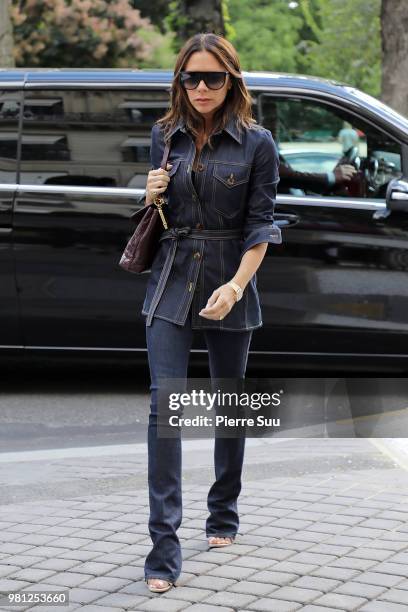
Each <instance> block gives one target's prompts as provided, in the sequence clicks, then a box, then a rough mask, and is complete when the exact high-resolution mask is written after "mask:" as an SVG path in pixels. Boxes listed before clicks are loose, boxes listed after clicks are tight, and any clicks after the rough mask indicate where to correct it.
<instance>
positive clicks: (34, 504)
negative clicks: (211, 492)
mask: <svg viewBox="0 0 408 612" xmlns="http://www.w3.org/2000/svg"><path fill="white" fill-rule="evenodd" d="M247 455H248V457H247V458H248V462H247V464H246V467H245V471H244V478H243V488H242V493H241V495H240V498H239V512H240V519H241V524H240V530H239V535H238V537H237V540H236V543H235V544H233V545H232V546H230V547H228V548H223V549H222V548H220V549H213V550H211V551H209V550H207V543H206V540H205V532H204V522H205V519H206V517H207V514H208V513H207V508H206V495H207V492H208V488H209V485H210V484H211V482H212V474H211V471H210V470H209V471H208V472H207V471H206V470H204V469H203V465H202V463H203V462H201V463H200V461H198V465H197V466H196V467H197V470H196V471H194V470H192V471H189V470H188V469H186V470H185V476H184V480H183V501H184V505H183V523H182V526H181V528H180V529H179V532H178V534H179V537H180V540H181V543H182V549H183V558H184V561H183V572H182V574H181V576H180V578H179V580H178V583H177V586H176V588H173V589H171V590H170V591H168V592H167V593H164V594H153V593H150V592H149V591H148V590H147V587H146V585H145V583H144V581H143V563H144V558H145V555H146V554H147V553H148V551H149V550H150V545H151V542H150V538H149V535H148V530H147V519H148V493H147V489H146V487H145V485H144V484H143V483H142V480H143V479H142V477H143V478H144V479H145V477H146V476H145V467H143V465H142V463H143V462H142V461H141V460H140V457H138V458H137V459H136V458H134V463H132V456H129V457H128V458H127V460H126V462H125V463H126V465H127V466H128V468H127V469H130V466H129V464H133V466H134V467H135V468H136V466H138V469H139V471H141V473H139V475H137V474H135V479H136V480H135V482H133V483H132V482H131V480H129V481H123V482H122V481H120V482H121V486H122V488H117V487H114V488H113V490H111V489H112V488H111V487H110V486H109V482H111V483H114V482H115V479H117V478H119V475H120V474H121V467H120V466H121V465H123V464H124V458H123V456H122V457H110V458H107V457H103V458H95V459H94V460H93V461H89V464H88V465H87V464H86V461H85V460H84V459H83V460H78V459H77V460H74V459H65V460H63V459H60V460H58V461H56V462H54V463H55V464H57V465H56V467H57V468H58V469H57V472H58V473H63V474H64V478H61V479H60V480H59V481H58V486H59V495H56V494H55V491H53V492H52V494H48V493H47V494H46V495H43V496H41V495H40V492H39V490H37V489H35V494H36V496H37V498H36V499H35V498H33V497H35V495H33V490H31V498H30V501H21V492H20V493H19V494H18V503H15V502H10V503H4V500H3V505H2V506H0V591H8V590H14V591H18V592H20V593H21V592H23V591H26V592H27V591H39V590H41V591H43V590H52V591H59V592H61V591H67V592H68V593H69V605H66V606H56V605H54V606H40V605H32V604H25V605H13V606H7V605H4V604H3V606H2V607H1V608H0V609H1V610H15V611H17V610H26V609H32V610H36V611H42V610H44V611H48V612H50V610H56V611H59V612H62V611H70V610H77V609H80V610H81V611H84V612H108V611H112V612H120V611H122V610H126V611H136V610H140V611H149V610H150V611H153V612H154V611H157V612H159V611H163V612H177V611H178V610H193V611H194V612H211V611H214V612H226V611H231V610H240V611H242V612H247V611H250V610H252V611H260V612H261V611H265V612H266V611H273V612H289V611H292V610H303V611H304V612H325V611H326V612H330V611H331V612H333V610H341V611H349V610H350V611H352V610H361V611H364V612H406V610H408V486H407V485H408V473H407V472H406V471H405V470H404V469H402V468H401V467H400V466H399V465H397V464H396V463H395V462H393V461H392V459H391V458H390V457H389V456H385V455H384V454H382V453H381V452H380V450H379V449H378V448H376V447H375V446H374V445H373V444H371V443H370V441H369V440H360V439H358V440H341V439H317V440H310V439H309V440H288V441H286V442H285V441H284V442H281V443H279V444H275V445H273V446H272V445H270V446H267V447H265V448H264V447H256V446H255V447H254V448H249V449H248V453H247ZM209 459H212V457H211V454H210V453H208V451H207V458H206V461H207V465H208V462H209ZM64 461H65V462H66V463H65V464H64ZM98 462H99V468H98ZM145 462H146V458H144V463H145ZM52 463H53V462H48V466H50V465H52ZM188 463H189V461H188V459H187V461H185V462H184V464H185V465H188ZM43 464H44V462H41V461H38V462H35V461H33V462H31V464H28V465H27V464H26V463H24V462H23V463H21V464H20V470H23V471H24V470H31V471H34V472H35V470H39V471H40V472H41V470H42V469H43V467H44V468H45V465H43ZM7 465H8V464H6V463H4V464H2V466H1V470H0V493H1V488H2V487H1V485H2V484H3V486H4V487H5V490H6V492H7V495H10V488H11V487H12V484H13V483H12V478H11V477H9V478H6V474H7ZM64 466H65V468H66V469H65V470H64V469H62V468H63V467H64ZM69 466H71V469H70V470H69V469H68V467H69ZM16 469H17V468H16V466H15V465H14V464H13V470H14V471H13V470H12V471H13V474H14V475H13V478H14V480H15V482H16V486H17V487H21V486H23V485H24V478H23V477H22V476H21V474H20V480H18V475H17V473H16V472H15V470H16ZM98 469H99V471H98ZM10 470H11V466H10ZM95 470H96V472H97V474H95ZM51 472H52V470H51ZM68 472H69V480H68V481H66V480H64V479H66V477H67V474H68ZM76 472H80V474H79V475H78V478H80V479H81V484H83V481H84V480H86V481H87V482H88V492H87V494H81V495H79V496H78V495H72V494H71V493H70V490H68V492H67V490H66V489H65V488H64V486H65V484H66V483H67V482H68V484H70V486H71V485H72V481H73V479H74V478H75V473H76ZM196 472H198V473H196ZM109 473H110V475H111V481H109V479H107V477H108V476H109ZM122 476H123V474H122ZM138 476H140V477H141V479H140V482H139V481H138V480H137V478H138ZM129 478H131V475H130V476H129ZM98 479H102V482H103V486H104V487H105V490H104V491H103V492H101V490H100V484H99V487H97V486H96V481H97V480H98ZM40 481H41V482H42V484H43V485H44V487H45V491H46V492H47V491H48V489H47V486H46V484H47V483H46V482H45V480H41V478H39V482H40Z"/></svg>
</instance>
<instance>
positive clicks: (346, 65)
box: [298, 0, 381, 96]
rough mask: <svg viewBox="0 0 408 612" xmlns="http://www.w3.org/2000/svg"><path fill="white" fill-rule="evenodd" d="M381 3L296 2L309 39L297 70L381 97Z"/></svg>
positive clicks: (374, 0)
mask: <svg viewBox="0 0 408 612" xmlns="http://www.w3.org/2000/svg"><path fill="white" fill-rule="evenodd" d="M380 5H381V0H317V1H315V2H314V3H313V4H312V3H311V2H310V0H299V9H300V10H301V12H302V13H303V16H304V19H305V22H306V23H307V24H308V26H309V29H310V31H311V32H312V36H311V37H310V39H309V40H308V41H305V45H304V48H303V52H302V53H301V54H300V55H299V57H298V60H299V70H300V71H303V72H306V73H308V74H315V75H317V76H322V77H326V78H331V79H336V80H338V81H344V82H346V83H348V84H350V85H354V86H355V87H358V88H360V89H362V90H364V91H366V92H367V93H370V94H371V95H374V96H378V95H379V94H380V77H381V35H380V31H381V30H380V25H381V24H380Z"/></svg>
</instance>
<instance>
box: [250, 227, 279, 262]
mask: <svg viewBox="0 0 408 612" xmlns="http://www.w3.org/2000/svg"><path fill="white" fill-rule="evenodd" d="M260 242H271V243H273V244H282V233H281V230H280V228H279V227H278V226H277V225H275V223H272V224H271V223H269V224H268V225H262V226H261V227H255V228H253V229H252V230H251V231H250V232H249V234H247V236H246V237H245V239H244V243H243V245H242V250H241V258H242V256H243V255H244V253H245V252H246V251H248V249H251V248H252V247H253V246H255V245H256V244H259V243H260Z"/></svg>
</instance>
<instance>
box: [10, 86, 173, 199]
mask: <svg viewBox="0 0 408 612" xmlns="http://www.w3.org/2000/svg"><path fill="white" fill-rule="evenodd" d="M168 100H169V95H168V93H167V92H166V91H165V90H163V91H157V90H155V91H149V90H144V91H142V90H140V91H139V90H138V89H114V90H113V89H112V90H110V89H107V90H101V89H98V90H80V89H61V90H51V89H47V90H44V91H37V90H35V91H27V92H25V96H24V109H23V132H22V145H21V183H23V184H43V185H76V186H89V187H132V188H142V189H144V188H145V186H146V174H147V172H148V170H149V169H150V134H151V129H152V125H153V123H154V122H155V121H156V119H158V118H159V117H160V116H162V115H163V113H164V111H165V110H166V108H167V106H168Z"/></svg>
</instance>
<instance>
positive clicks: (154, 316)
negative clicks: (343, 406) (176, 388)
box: [142, 33, 281, 592]
mask: <svg viewBox="0 0 408 612" xmlns="http://www.w3.org/2000/svg"><path fill="white" fill-rule="evenodd" d="M169 138H171V148H170V155H169V164H168V166H167V169H166V170H164V169H162V168H160V165H161V160H162V156H163V151H164V147H165V143H166V142H167V140H168V139H169ZM151 163H152V169H151V170H150V172H149V175H148V179H147V185H146V203H147V204H149V203H150V202H151V201H152V200H153V198H154V197H156V196H157V195H159V194H161V193H163V192H164V191H166V190H167V195H168V206H166V207H165V208H164V212H165V216H166V219H167V222H168V225H169V229H168V230H165V231H164V232H163V234H162V236H161V240H160V243H159V250H158V252H157V254H156V257H155V259H154V262H153V265H152V268H151V272H150V276H149V280H148V284H147V290H146V297H145V300H144V303H143V309H142V313H143V314H144V315H145V316H146V343H147V350H148V359H149V368H150V377H151V385H150V391H151V413H150V415H149V426H148V453H149V457H148V483H149V501H150V518H149V532H150V536H151V538H152V542H153V548H152V550H151V551H150V553H149V554H148V556H147V558H146V561H145V580H146V582H147V584H148V587H149V589H150V590H152V591H155V592H164V591H167V590H168V589H169V588H171V586H173V585H174V583H175V581H176V580H177V578H178V576H179V575H180V572H181V563H182V559H181V550H180V542H179V539H178V537H177V534H176V531H177V529H178V527H179V526H180V524H181V518H182V497H181V439H180V437H176V438H175V439H174V438H173V439H169V438H165V437H163V436H160V435H158V433H157V405H158V390H159V378H160V379H162V378H168V379H173V378H178V379H183V380H184V379H186V377H187V369H188V361H189V353H190V349H191V345H192V340H193V333H194V332H193V330H194V329H202V330H203V333H204V338H205V342H206V345H207V349H208V354H209V367H210V375H211V380H213V379H215V378H217V377H219V378H234V379H237V380H241V379H243V378H244V377H245V370H246V365H247V359H248V351H249V346H250V342H251V337H252V332H253V330H254V329H256V328H259V327H261V326H262V319H261V312H260V306H259V298H258V293H257V288H256V270H257V269H258V267H259V266H260V264H261V262H262V259H263V257H264V255H265V252H266V249H267V246H268V243H269V242H271V243H280V242H281V235H280V230H279V228H278V227H277V226H276V225H274V223H273V210H274V204H275V197H276V186H277V183H278V181H279V176H278V165H279V161H278V151H277V148H276V145H275V143H274V141H273V138H272V135H271V133H270V131H269V130H266V129H264V128H262V127H260V126H259V125H257V124H256V121H255V119H253V118H252V116H251V97H250V95H249V93H248V91H247V89H246V86H245V84H244V81H243V78H242V75H241V70H240V62H239V58H238V55H237V53H236V51H235V49H234V48H233V46H232V45H231V44H230V43H229V42H228V41H227V40H225V39H224V38H222V37H221V36H218V35H216V34H213V33H200V34H197V35H195V36H193V37H192V38H190V39H189V40H188V41H187V42H186V43H185V45H184V47H183V48H182V49H181V50H180V52H179V55H178V57H177V61H176V65H175V70H174V79H173V84H172V89H171V105H170V109H169V111H168V112H167V114H166V115H165V116H164V117H163V118H162V119H160V120H159V121H158V122H157V123H156V124H155V125H154V126H153V129H152V144H151ZM244 444H245V436H237V437H235V438H221V437H216V439H215V447H214V464H215V476H216V480H215V482H214V484H213V485H212V487H211V489H210V491H209V494H208V500H207V502H208V510H209V513H210V514H209V516H208V518H207V521H206V525H205V527H206V535H207V538H209V540H208V543H209V546H210V547H214V546H228V545H230V544H232V543H233V542H234V539H235V536H236V534H237V531H238V526H239V517H238V512H237V498H238V495H239V493H240V490H241V472H242V463H243V457H244Z"/></svg>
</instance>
